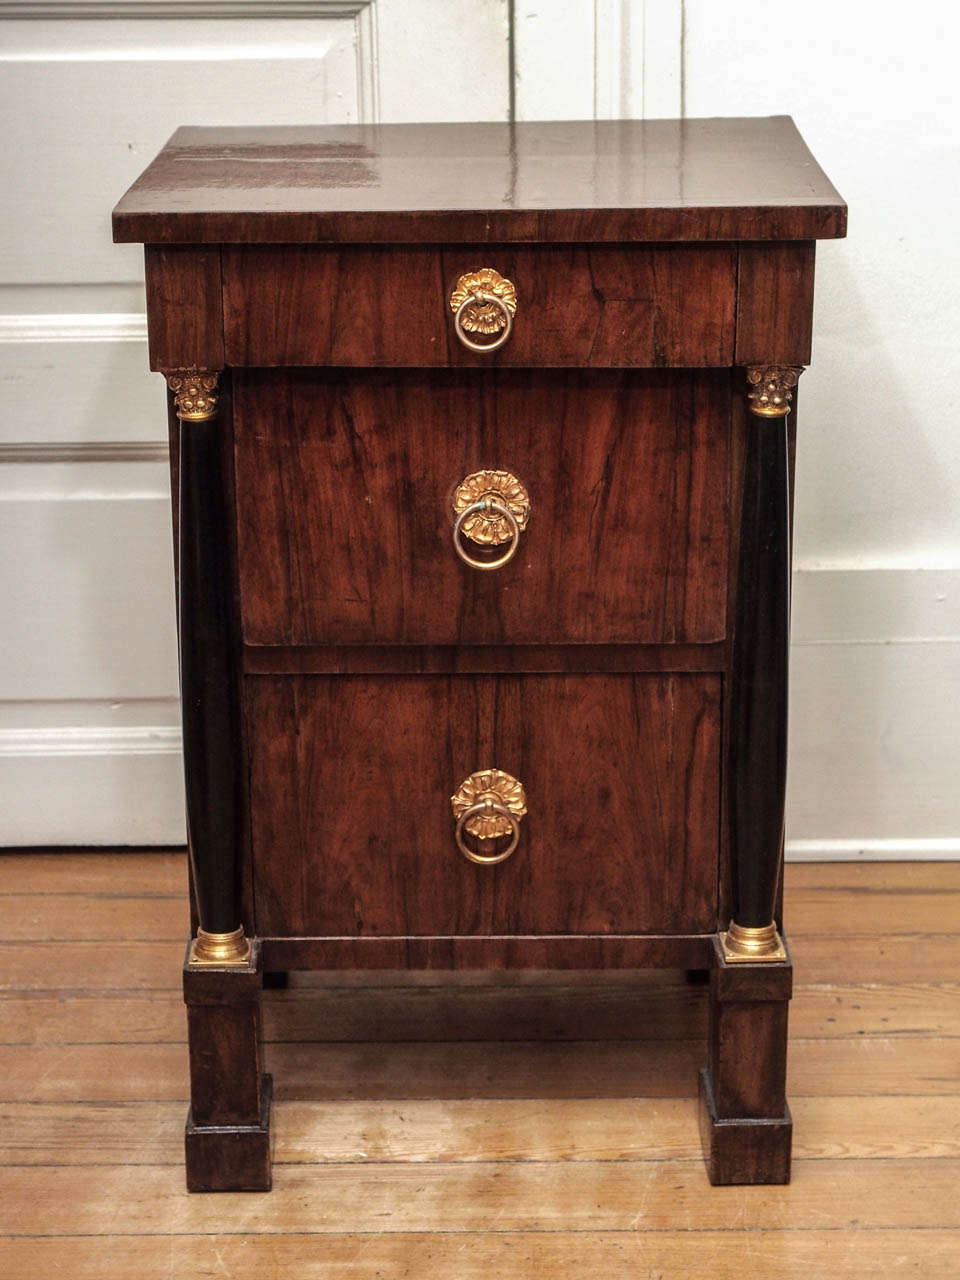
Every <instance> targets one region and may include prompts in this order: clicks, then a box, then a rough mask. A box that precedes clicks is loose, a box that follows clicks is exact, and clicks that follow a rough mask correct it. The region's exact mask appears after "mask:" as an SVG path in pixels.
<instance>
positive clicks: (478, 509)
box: [453, 498, 520, 569]
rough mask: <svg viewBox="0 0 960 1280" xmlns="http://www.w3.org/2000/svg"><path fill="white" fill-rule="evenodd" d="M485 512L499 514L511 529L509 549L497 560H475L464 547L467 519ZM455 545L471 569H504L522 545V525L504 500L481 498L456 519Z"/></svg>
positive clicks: (458, 553)
mask: <svg viewBox="0 0 960 1280" xmlns="http://www.w3.org/2000/svg"><path fill="white" fill-rule="evenodd" d="M483 514H487V515H497V516H499V517H500V519H501V520H505V521H506V522H507V527H508V528H509V530H510V541H509V542H508V543H507V549H506V551H504V552H503V553H502V554H501V555H499V556H497V558H496V560H474V558H473V556H471V555H470V553H469V552H468V551H467V549H466V548H465V547H464V545H463V540H462V538H461V537H460V534H461V531H462V530H463V525H464V522H465V521H466V519H467V518H468V517H469V516H476V515H483ZM453 545H454V547H455V548H456V552H457V555H458V556H459V557H460V559H461V560H462V561H463V563H464V564H468V565H469V566H470V568H471V569H502V568H503V566H504V565H505V564H509V562H510V561H511V560H512V559H513V557H514V556H515V555H516V554H517V547H519V545H520V525H519V524H518V523H517V518H516V516H515V515H514V514H513V512H512V511H511V510H510V508H509V507H507V506H505V505H504V504H503V503H502V502H497V500H496V498H481V500H480V501H479V502H472V503H471V504H470V506H469V507H464V509H463V510H462V511H461V512H460V514H459V515H458V516H457V518H456V520H455V521H454V524H453Z"/></svg>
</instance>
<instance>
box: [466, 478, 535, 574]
mask: <svg viewBox="0 0 960 1280" xmlns="http://www.w3.org/2000/svg"><path fill="white" fill-rule="evenodd" d="M453 514H454V517H455V519H454V523H453V545H454V548H455V550H456V553H457V555H458V556H459V557H460V559H461V560H462V561H463V563H464V564H468V565H469V566H470V568H471V569H502V568H503V566H504V565H505V564H508V563H509V562H510V561H511V560H512V559H513V557H514V556H515V555H516V554H517V548H518V547H519V545H520V534H521V533H522V532H523V530H524V529H525V528H526V527H527V521H528V520H529V519H530V498H529V496H528V495H527V491H526V489H525V488H524V487H523V485H522V484H521V483H520V481H519V480H518V479H517V477H516V476H514V475H511V474H510V472H509V471H475V472H474V473H473V475H469V476H467V477H466V479H464V480H462V481H461V482H460V484H459V485H458V486H457V489H456V492H455V493H454V495H453ZM465 541H466V542H473V543H475V544H476V545H477V546H480V547H499V546H502V545H503V544H504V543H506V550H505V551H504V552H503V553H502V555H499V556H497V557H496V559H494V560H479V559H477V558H476V557H475V556H472V555H471V554H470V553H469V551H468V550H467V548H466V547H465V545H464V542H465Z"/></svg>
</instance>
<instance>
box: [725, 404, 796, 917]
mask: <svg viewBox="0 0 960 1280" xmlns="http://www.w3.org/2000/svg"><path fill="white" fill-rule="evenodd" d="M745 467H746V471H745V474H744V486H743V505H742V508H741V516H740V557H739V571H738V581H739V585H738V590H737V604H736V611H735V617H734V643H733V661H732V677H731V678H732V689H731V726H730V769H729V770H728V774H727V777H728V786H729V793H728V802H729V808H730V854H731V863H732V870H733V892H734V919H735V920H736V921H737V923H738V924H741V925H747V926H763V925H768V924H770V922H771V921H772V920H773V918H774V911H775V907H776V900H777V887H778V883H779V879H780V867H781V860H782V847H783V817H784V795H785V788H786V777H787V644H788V639H789V625H790V500H789V489H788V485H789V475H788V444H787V418H785V417H783V418H764V417H759V416H755V415H753V414H750V415H749V419H748V439H747V448H746V459H745Z"/></svg>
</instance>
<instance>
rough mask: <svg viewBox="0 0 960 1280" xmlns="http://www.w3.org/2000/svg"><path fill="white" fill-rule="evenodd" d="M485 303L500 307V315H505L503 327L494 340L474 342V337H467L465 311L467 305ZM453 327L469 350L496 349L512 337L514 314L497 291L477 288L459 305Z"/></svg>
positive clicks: (481, 304)
mask: <svg viewBox="0 0 960 1280" xmlns="http://www.w3.org/2000/svg"><path fill="white" fill-rule="evenodd" d="M484 305H486V306H494V307H497V308H498V309H499V311H500V315H501V316H502V317H503V328H502V329H501V330H500V336H499V337H497V338H494V340H493V342H474V340H473V339H472V338H468V337H467V334H466V330H465V329H464V327H463V313H464V312H465V311H466V309H467V307H475V306H484ZM453 327H454V328H455V329H456V331H457V337H458V338H459V339H460V341H461V342H462V343H463V345H464V346H465V347H466V348H467V350H468V351H481V352H484V351H496V350H497V348H498V347H502V346H503V344H504V343H505V342H506V340H507V339H508V338H509V337H510V334H511V331H512V330H513V316H512V315H511V314H510V308H509V307H508V306H507V304H506V303H505V302H504V301H503V300H502V299H500V298H498V297H497V295H496V294H495V293H483V292H481V291H480V290H477V292H476V293H468V294H467V296H466V297H465V298H464V300H463V301H462V302H461V303H460V305H459V307H457V311H456V314H455V315H454V317H453Z"/></svg>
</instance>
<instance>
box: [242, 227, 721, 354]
mask: <svg viewBox="0 0 960 1280" xmlns="http://www.w3.org/2000/svg"><path fill="white" fill-rule="evenodd" d="M222 266H223V291H224V292H223V299H224V301H223V305H224V342H225V348H226V350H225V359H226V363H227V364H229V365H234V366H244V365H246V366H260V367H269V366H277V365H302V366H310V365H346V366H364V365H367V366H370V365H380V366H405V365H406V366H433V365H468V366H469V365H474V366H476V365H486V364H494V365H517V366H528V367H529V366H542V367H550V366H554V367H563V366H573V367H577V368H583V367H595V368H621V367H622V368H630V367H633V368H669V367H687V368H696V367H711V366H712V367H716V366H723V365H730V364H732V363H733V353H734V312H735V293H736V251H735V249H734V247H733V246H732V245H727V244H718V245H707V246H703V245H662V246H656V247H650V246H643V245H628V246H626V247H606V246H599V247H598V246H583V245H580V246H569V245H559V246H535V247H530V246H522V245H521V246H516V245H484V246H481V247H476V246H470V245H468V246H456V245H454V246H444V247H443V248H438V247H436V246H417V245H414V246H402V247H373V248H366V247H352V246H347V247H336V246H324V245H305V246H267V247H263V246H260V245H250V246H246V245H230V246H224V249H223V264H222ZM483 267H491V268H493V269H494V270H496V271H497V272H498V273H499V274H500V275H502V276H504V277H506V278H507V279H508V280H510V281H511V282H512V283H513V285H514V286H515V289H516V300H517V306H516V315H515V319H514V321H513V326H512V332H511V333H510V336H509V338H508V339H507V340H506V342H504V344H503V345H502V346H501V347H500V348H499V349H497V350H495V351H487V352H483V353H476V352H473V351H471V350H468V349H467V348H466V347H465V346H464V345H463V344H462V343H461V342H460V341H459V340H458V338H457V336H456V333H455V330H454V313H453V310H452V309H451V306H450V299H451V296H452V294H453V292H454V289H455V288H456V285H457V281H458V280H459V278H460V277H461V276H462V275H464V274H466V273H469V272H475V271H477V270H478V269H480V268H483Z"/></svg>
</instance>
